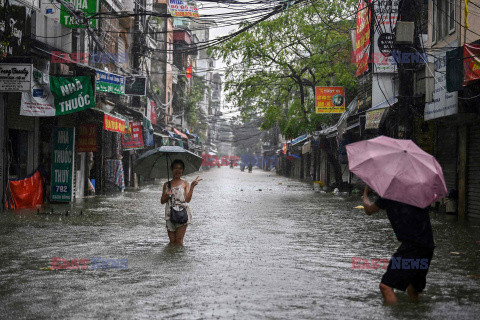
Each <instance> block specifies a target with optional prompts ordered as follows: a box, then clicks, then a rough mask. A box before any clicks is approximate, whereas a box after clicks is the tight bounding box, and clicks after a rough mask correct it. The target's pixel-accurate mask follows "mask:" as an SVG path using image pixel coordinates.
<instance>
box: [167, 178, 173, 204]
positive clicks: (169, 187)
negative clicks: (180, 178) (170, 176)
mask: <svg viewBox="0 0 480 320" xmlns="http://www.w3.org/2000/svg"><path fill="white" fill-rule="evenodd" d="M168 189H170V191H171V190H172V182H171V181H170V180H169V181H168ZM169 198H170V205H171V206H173V194H171V195H170V196H169Z"/></svg>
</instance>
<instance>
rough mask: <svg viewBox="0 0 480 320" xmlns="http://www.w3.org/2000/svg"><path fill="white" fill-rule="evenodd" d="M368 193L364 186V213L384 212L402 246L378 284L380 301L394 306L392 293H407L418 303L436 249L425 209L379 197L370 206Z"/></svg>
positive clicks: (368, 189)
mask: <svg viewBox="0 0 480 320" xmlns="http://www.w3.org/2000/svg"><path fill="white" fill-rule="evenodd" d="M371 191H372V190H371V189H370V187H368V186H365V190H364V193H363V197H362V198H363V207H364V210H365V213H366V214H368V215H371V214H373V213H375V212H378V211H380V209H384V210H386V211H387V216H388V219H389V220H390V223H391V225H392V228H393V231H394V232H395V235H396V237H397V239H398V241H400V242H402V244H401V245H400V247H399V248H398V249H397V251H396V252H395V253H394V254H393V256H392V259H391V260H390V262H389V264H388V267H387V271H386V272H385V274H384V275H383V277H382V280H381V282H380V291H381V292H382V296H383V299H384V301H385V303H386V304H395V303H396V302H397V296H396V295H395V292H394V291H393V289H398V290H402V291H405V290H407V293H408V295H409V296H410V297H411V298H413V299H417V298H418V294H419V293H420V292H422V291H423V289H424V288H425V286H426V284H427V280H426V276H427V273H428V269H429V267H430V262H431V261H432V257H433V249H434V248H435V244H434V242H433V231H432V225H431V224H430V216H429V214H428V209H425V208H424V209H422V208H418V207H414V206H412V205H409V204H406V203H402V202H398V201H393V200H389V199H384V198H381V197H379V198H378V199H377V200H376V201H375V202H373V203H372V202H370V199H369V194H370V192H371Z"/></svg>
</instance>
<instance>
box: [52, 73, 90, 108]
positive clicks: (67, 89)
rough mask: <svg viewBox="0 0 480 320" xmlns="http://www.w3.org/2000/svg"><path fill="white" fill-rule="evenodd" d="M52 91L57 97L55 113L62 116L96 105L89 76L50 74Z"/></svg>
mask: <svg viewBox="0 0 480 320" xmlns="http://www.w3.org/2000/svg"><path fill="white" fill-rule="evenodd" d="M50 91H51V92H52V93H53V96H54V98H55V115H57V116H61V115H64V114H70V113H74V112H78V111H82V110H86V109H90V108H93V107H95V96H94V95H93V88H92V81H91V80H90V77H89V76H80V77H69V78H67V77H54V76H50Z"/></svg>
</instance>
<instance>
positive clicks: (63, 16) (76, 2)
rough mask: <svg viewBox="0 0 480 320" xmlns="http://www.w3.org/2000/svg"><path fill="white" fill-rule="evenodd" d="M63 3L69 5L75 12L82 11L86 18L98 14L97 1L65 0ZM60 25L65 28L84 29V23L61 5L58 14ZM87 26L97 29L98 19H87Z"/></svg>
mask: <svg viewBox="0 0 480 320" xmlns="http://www.w3.org/2000/svg"><path fill="white" fill-rule="evenodd" d="M65 2H68V3H70V4H71V6H72V7H74V8H75V10H82V11H83V12H84V13H85V17H87V18H88V17H91V16H92V15H94V14H96V13H97V12H98V0H65ZM60 23H61V24H62V25H64V26H65V27H67V28H86V25H85V23H84V22H83V21H81V20H78V18H77V17H76V16H75V15H74V14H73V13H72V12H70V10H68V9H67V8H65V7H64V6H63V5H62V10H61V13H60ZM88 24H89V25H90V27H92V28H94V29H97V28H98V19H89V20H88Z"/></svg>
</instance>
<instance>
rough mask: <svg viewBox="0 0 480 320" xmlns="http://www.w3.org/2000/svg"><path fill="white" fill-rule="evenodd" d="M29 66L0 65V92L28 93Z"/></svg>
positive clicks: (30, 83) (29, 88)
mask: <svg viewBox="0 0 480 320" xmlns="http://www.w3.org/2000/svg"><path fill="white" fill-rule="evenodd" d="M32 69H33V67H32V65H31V64H12V63H0V92H30V91H31V90H32V72H33V70H32Z"/></svg>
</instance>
